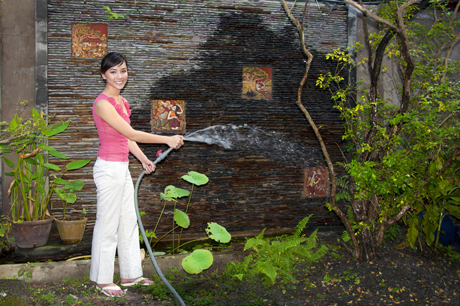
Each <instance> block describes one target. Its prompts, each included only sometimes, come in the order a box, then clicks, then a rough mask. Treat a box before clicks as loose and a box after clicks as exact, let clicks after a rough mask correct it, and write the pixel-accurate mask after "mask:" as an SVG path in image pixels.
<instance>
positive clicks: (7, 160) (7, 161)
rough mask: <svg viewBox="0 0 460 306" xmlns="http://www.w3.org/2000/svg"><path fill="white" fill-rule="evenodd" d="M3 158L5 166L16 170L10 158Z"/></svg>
mask: <svg viewBox="0 0 460 306" xmlns="http://www.w3.org/2000/svg"><path fill="white" fill-rule="evenodd" d="M2 158H3V161H4V162H5V164H6V165H7V166H8V167H11V168H14V163H13V162H12V161H11V160H9V159H8V158H6V157H5V156H2Z"/></svg>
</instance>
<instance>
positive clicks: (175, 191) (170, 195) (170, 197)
mask: <svg viewBox="0 0 460 306" xmlns="http://www.w3.org/2000/svg"><path fill="white" fill-rule="evenodd" d="M188 195H190V191H188V190H185V189H181V188H177V187H174V186H173V185H169V186H167V187H166V188H165V191H164V194H163V193H161V194H160V198H161V199H162V200H166V201H174V200H175V199H177V198H182V197H185V196H188Z"/></svg>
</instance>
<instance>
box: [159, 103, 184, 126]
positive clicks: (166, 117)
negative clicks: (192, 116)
mask: <svg viewBox="0 0 460 306" xmlns="http://www.w3.org/2000/svg"><path fill="white" fill-rule="evenodd" d="M152 132H174V133H183V132H185V101H184V100H153V101H152Z"/></svg>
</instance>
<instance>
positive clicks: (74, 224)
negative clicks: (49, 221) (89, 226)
mask: <svg viewBox="0 0 460 306" xmlns="http://www.w3.org/2000/svg"><path fill="white" fill-rule="evenodd" d="M86 220H87V219H86V218H83V219H80V220H58V219H56V224H57V228H58V231H59V236H61V240H62V242H63V243H65V244H73V243H77V242H80V241H81V239H82V238H83V234H84V232H85V227H86Z"/></svg>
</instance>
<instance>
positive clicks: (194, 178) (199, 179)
mask: <svg viewBox="0 0 460 306" xmlns="http://www.w3.org/2000/svg"><path fill="white" fill-rule="evenodd" d="M182 178H183V179H184V180H186V181H187V182H189V183H192V184H194V185H197V186H201V185H204V184H207V183H208V181H209V179H208V177H207V176H206V175H204V174H201V173H198V172H195V171H190V172H188V173H187V174H186V175H183V176H182Z"/></svg>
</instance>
